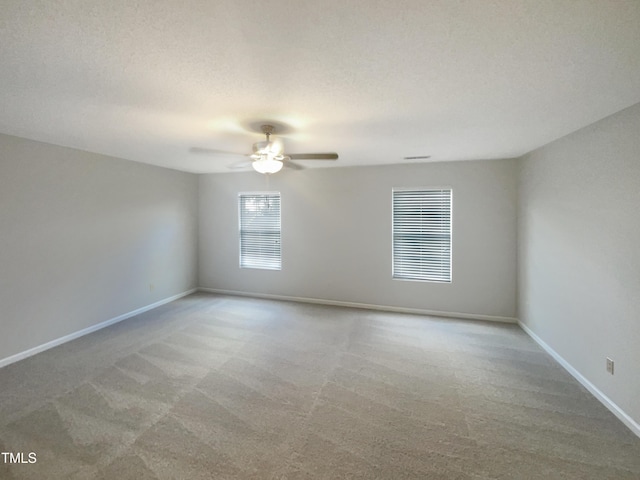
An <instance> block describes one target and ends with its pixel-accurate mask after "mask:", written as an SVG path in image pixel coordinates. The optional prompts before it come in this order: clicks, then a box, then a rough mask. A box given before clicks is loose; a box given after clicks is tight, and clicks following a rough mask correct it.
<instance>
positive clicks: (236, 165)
mask: <svg viewBox="0 0 640 480" xmlns="http://www.w3.org/2000/svg"><path fill="white" fill-rule="evenodd" d="M251 163H252V161H251V160H240V161H239V162H233V163H232V164H231V165H228V166H227V168H229V169H231V170H243V169H245V168H249V167H250V166H251Z"/></svg>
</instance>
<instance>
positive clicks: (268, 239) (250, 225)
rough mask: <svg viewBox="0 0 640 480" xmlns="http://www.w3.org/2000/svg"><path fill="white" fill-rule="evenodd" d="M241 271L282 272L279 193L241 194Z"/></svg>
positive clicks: (239, 202)
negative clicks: (243, 269) (255, 269)
mask: <svg viewBox="0 0 640 480" xmlns="http://www.w3.org/2000/svg"><path fill="white" fill-rule="evenodd" d="M238 204H239V211H240V222H239V223H240V267H241V268H262V269H266V270H280V269H281V266H282V263H281V257H280V256H281V251H280V193H241V194H240V195H239V197H238Z"/></svg>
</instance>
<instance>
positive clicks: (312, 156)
mask: <svg viewBox="0 0 640 480" xmlns="http://www.w3.org/2000/svg"><path fill="white" fill-rule="evenodd" d="M288 156H289V157H291V160H337V159H338V154H337V153H289V154H288Z"/></svg>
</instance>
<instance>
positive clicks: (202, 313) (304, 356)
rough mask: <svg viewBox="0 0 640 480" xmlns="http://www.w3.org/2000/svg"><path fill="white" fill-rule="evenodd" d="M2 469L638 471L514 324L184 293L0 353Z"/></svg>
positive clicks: (545, 475)
mask: <svg viewBox="0 0 640 480" xmlns="http://www.w3.org/2000/svg"><path fill="white" fill-rule="evenodd" d="M0 385H1V386H2V387H1V391H0V450H1V451H2V452H34V453H35V454H36V455H37V461H36V463H33V464H14V465H9V464H3V463H0V478H2V479H56V478H64V479H85V478H87V479H88V478H102V479H127V478H135V479H155V478H158V479H205V478H206V479H210V478H214V479H227V478H229V479H262V478H264V479H302V478H326V479H338V478H363V479H365V478H366V479H375V478H380V479H394V480H396V479H447V480H449V479H475V480H480V479H494V478H500V479H512V478H526V479H538V478H540V479H545V480H548V479H555V478H563V479H598V480H602V479H616V480H622V479H638V478H640V439H639V438H637V437H636V436H634V435H633V434H632V433H631V432H630V431H629V430H628V429H627V428H626V427H625V426H624V425H622V423H620V422H619V421H618V420H617V419H616V418H615V417H614V416H613V415H612V414H611V413H610V412H609V411H608V410H607V409H606V408H605V407H604V406H602V405H601V404H600V403H599V402H598V401H597V400H596V399H595V398H593V397H592V396H591V395H590V394H589V393H588V392H587V391H586V390H585V389H584V388H583V387H582V386H581V385H579V384H578V383H577V382H576V381H575V380H574V379H573V378H572V377H571V376H570V375H569V374H568V373H567V372H565V371H564V370H563V369H562V368H561V367H560V366H559V365H558V364H556V363H555V362H554V361H553V360H552V359H551V357H549V356H548V355H547V354H546V353H545V352H543V351H542V350H541V349H540V348H539V347H538V346H537V345H536V344H535V343H533V341H532V340H531V339H529V337H527V336H526V334H524V333H523V332H522V331H521V330H520V329H519V328H518V327H517V326H515V325H503V324H496V323H485V322H474V321H461V320H452V319H440V318H435V317H424V316H418V315H405V314H396V313H388V312H380V311H370V310H360V309H350V308H340V307H329V306H320V305H311V304H301V303H293V302H279V301H270V300H260V299H251V298H242V297H231V296H220V295H213V294H203V293H201V294H195V295H191V296H189V297H185V298H183V299H181V300H178V301H176V302H173V303H171V304H168V305H165V306H163V307H160V308H158V309H155V310H153V311H150V312H147V313H145V314H142V315H139V316H137V317H135V318H132V319H129V320H127V321H125V322H122V323H120V324H117V325H113V326H111V327H109V328H106V329H103V330H101V331H98V332H96V333H93V334H91V335H88V336H85V337H83V338H80V339H78V340H76V341H73V342H70V343H67V344H65V345H62V346H60V347H57V348H54V349H52V350H49V351H47V352H44V353H41V354H39V355H36V356H34V357H31V358H29V359H26V360H23V361H21V362H19V363H15V364H12V365H9V366H7V367H5V368H3V369H0Z"/></svg>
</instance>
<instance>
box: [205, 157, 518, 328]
mask: <svg viewBox="0 0 640 480" xmlns="http://www.w3.org/2000/svg"><path fill="white" fill-rule="evenodd" d="M430 186H450V187H452V189H453V282H452V283H451V284H439V283H427V282H409V281H400V280H393V279H392V278H391V191H392V189H393V188H394V187H430ZM262 190H275V191H280V192H281V195H282V271H276V272H274V271H266V270H252V269H240V268H239V266H238V218H237V217H238V207H237V197H238V193H240V192H245V191H262ZM515 215H516V165H515V163H514V161H511V160H499V161H479V162H478V161H476V162H447V163H431V164H422V165H396V166H384V167H359V168H323V169H306V170H301V171H291V170H289V171H284V172H283V173H281V174H278V175H274V176H273V177H271V178H269V179H267V178H266V177H264V176H261V175H259V174H256V173H253V172H247V173H224V174H212V175H201V176H200V249H199V251H200V254H199V258H200V260H199V263H200V286H201V287H209V288H214V289H221V290H231V291H241V292H250V293H260V294H272V295H283V296H291V297H303V298H312V299H320V300H327V301H338V302H352V303H364V304H370V305H382V306H392V307H402V308H412V309H423V310H431V311H440V312H447V313H463V314H469V315H475V316H490V317H509V318H513V317H515V313H516V303H515V302H516V263H515V262H516V216H515Z"/></svg>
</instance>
